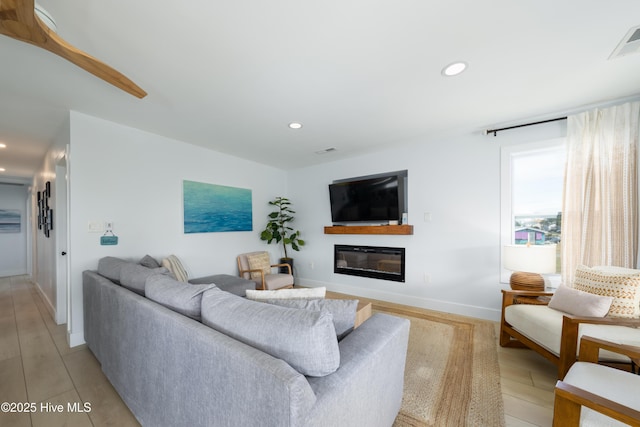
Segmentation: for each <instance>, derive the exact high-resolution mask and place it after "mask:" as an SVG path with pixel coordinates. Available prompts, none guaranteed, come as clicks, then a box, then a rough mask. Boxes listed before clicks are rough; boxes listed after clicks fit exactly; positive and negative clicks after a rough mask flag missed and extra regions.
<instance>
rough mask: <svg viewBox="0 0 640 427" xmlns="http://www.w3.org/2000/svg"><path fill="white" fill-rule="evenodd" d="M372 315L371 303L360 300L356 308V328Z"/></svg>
mask: <svg viewBox="0 0 640 427" xmlns="http://www.w3.org/2000/svg"><path fill="white" fill-rule="evenodd" d="M369 317H371V303H370V302H363V301H358V307H357V308H356V322H355V323H354V325H353V327H354V329H355V328H357V327H358V326H360V325H362V323H363V322H364V321H365V320H367V319H368V318H369Z"/></svg>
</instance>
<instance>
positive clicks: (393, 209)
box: [329, 170, 408, 225]
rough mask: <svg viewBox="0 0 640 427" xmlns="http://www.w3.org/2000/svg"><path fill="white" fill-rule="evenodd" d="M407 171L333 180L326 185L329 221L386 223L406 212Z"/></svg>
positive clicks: (341, 223) (395, 219)
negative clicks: (327, 186) (329, 210)
mask: <svg viewBox="0 0 640 427" xmlns="http://www.w3.org/2000/svg"><path fill="white" fill-rule="evenodd" d="M407 181H408V172H407V171H406V170H404V171H396V172H387V173H383V174H377V175H368V176H361V177H356V178H349V179H343V180H338V181H334V182H333V183H331V184H329V199H330V201H331V221H332V222H333V223H334V224H336V225H344V224H348V223H370V224H387V223H388V222H389V221H400V219H401V217H402V214H403V212H407V184H408V182H407Z"/></svg>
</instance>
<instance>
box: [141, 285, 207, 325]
mask: <svg viewBox="0 0 640 427" xmlns="http://www.w3.org/2000/svg"><path fill="white" fill-rule="evenodd" d="M215 287H216V286H215V285H190V284H187V283H183V282H178V281H177V280H175V279H173V278H171V277H169V276H167V275H165V274H154V275H151V276H149V277H147V281H146V282H145V286H144V293H145V295H146V296H147V298H149V299H150V300H152V301H155V302H157V303H158V304H161V305H164V306H165V307H167V308H168V309H171V310H173V311H176V312H178V313H181V314H184V315H185V316H189V317H191V318H193V319H196V320H200V313H201V307H202V294H203V293H204V292H205V291H207V290H209V289H213V288H215Z"/></svg>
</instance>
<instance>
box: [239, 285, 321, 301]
mask: <svg viewBox="0 0 640 427" xmlns="http://www.w3.org/2000/svg"><path fill="white" fill-rule="evenodd" d="M326 293H327V288H326V287H324V286H320V287H317V288H298V289H278V290H275V291H261V290H253V289H247V293H246V296H247V298H248V299H251V300H255V301H261V300H265V299H318V298H324V296H325V294H326Z"/></svg>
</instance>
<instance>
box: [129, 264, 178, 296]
mask: <svg viewBox="0 0 640 427" xmlns="http://www.w3.org/2000/svg"><path fill="white" fill-rule="evenodd" d="M168 273H169V270H167V269H166V268H164V267H160V268H147V267H144V266H142V265H139V264H134V263H132V262H130V263H126V264H123V265H122V268H121V270H120V284H121V285H122V286H123V287H125V288H127V289H129V290H130V291H133V292H135V293H137V294H140V295H144V287H145V283H146V281H147V277H149V276H151V275H154V274H168Z"/></svg>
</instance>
